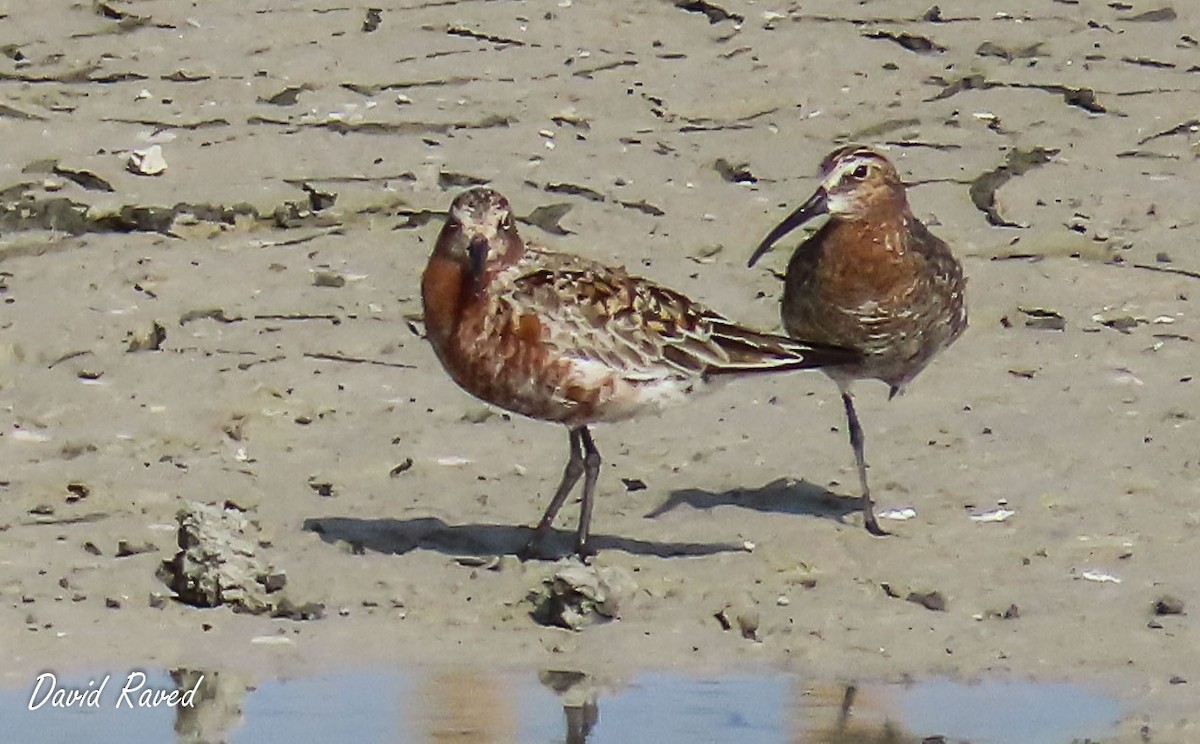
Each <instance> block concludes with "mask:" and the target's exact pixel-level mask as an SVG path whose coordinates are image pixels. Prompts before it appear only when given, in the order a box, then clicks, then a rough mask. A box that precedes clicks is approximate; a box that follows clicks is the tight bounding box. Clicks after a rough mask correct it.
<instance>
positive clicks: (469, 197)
mask: <svg viewBox="0 0 1200 744" xmlns="http://www.w3.org/2000/svg"><path fill="white" fill-rule="evenodd" d="M450 219H451V220H453V221H455V222H457V223H459V224H460V225H462V226H463V227H464V228H466V229H467V230H469V231H471V232H473V233H477V234H482V235H484V236H486V237H488V238H491V237H492V236H494V235H495V234H496V233H497V232H499V231H500V230H507V229H511V228H512V208H511V207H509V206H508V199H505V198H504V195H503V194H501V193H500V192H499V191H495V190H493V189H488V188H474V189H469V190H467V191H464V192H463V193H461V194H459V195H458V196H457V197H455V199H454V201H453V202H452V203H451V204H450Z"/></svg>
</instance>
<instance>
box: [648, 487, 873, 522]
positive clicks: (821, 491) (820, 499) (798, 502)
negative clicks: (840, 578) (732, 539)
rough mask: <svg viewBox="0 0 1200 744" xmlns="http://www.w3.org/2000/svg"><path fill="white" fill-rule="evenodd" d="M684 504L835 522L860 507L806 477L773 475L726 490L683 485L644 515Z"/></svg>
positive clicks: (843, 519) (852, 500) (658, 513)
mask: <svg viewBox="0 0 1200 744" xmlns="http://www.w3.org/2000/svg"><path fill="white" fill-rule="evenodd" d="M685 504H686V505H687V506H690V507H692V508H693V509H712V508H713V507H717V506H737V507H740V508H742V509H753V510H755V511H761V512H778V513H782V514H806V515H809V516H814V517H824V518H826V519H833V520H835V521H838V522H844V521H845V517H846V516H847V515H849V514H854V513H857V512H858V511H859V509H860V504H859V500H858V498H857V497H847V496H842V495H840V494H836V493H834V492H832V491H830V490H829V489H827V488H823V487H821V486H818V485H817V484H815V483H810V482H809V481H806V480H793V479H791V478H777V479H776V480H773V481H771V482H770V483H768V484H766V485H765V486H760V487H759V488H731V489H730V490H728V491H704V490H701V489H699V488H686V489H680V490H678V491H672V492H671V495H670V496H669V497H668V498H667V500H666V501H664V502H663V503H662V504H660V505H658V506H657V507H655V508H654V509H652V510H651V511H650V512H648V513H647V514H646V518H647V519H654V518H655V517H658V516H661V515H663V514H666V513H667V512H669V511H672V510H674V509H676V508H678V507H680V506H683V505H685Z"/></svg>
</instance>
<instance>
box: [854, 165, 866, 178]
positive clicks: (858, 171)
mask: <svg viewBox="0 0 1200 744" xmlns="http://www.w3.org/2000/svg"><path fill="white" fill-rule="evenodd" d="M867 170H868V169H867V164H866V163H863V164H862V165H860V166H858V167H857V168H855V169H854V172H853V173H851V174H850V175H852V176H854V177H855V178H866V177H867Z"/></svg>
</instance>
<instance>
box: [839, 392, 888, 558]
mask: <svg viewBox="0 0 1200 744" xmlns="http://www.w3.org/2000/svg"><path fill="white" fill-rule="evenodd" d="M842 403H844V404H845V406H846V420H847V421H848V422H849V424H850V446H851V447H853V448H854V461H855V463H856V464H857V465H858V482H859V485H861V486H862V497H861V501H862V513H863V525H864V526H865V527H866V528H867V532H870V533H871V534H872V535H875V536H877V537H882V536H884V535H886V534H888V533H887V531H886V530H884V529H883V528H882V527H880V526H879V522H877V521H875V502H873V501H872V500H871V487H870V486H868V485H867V458H866V455H865V454H863V433H862V426H860V425H859V423H858V414H857V413H855V411H854V399H853V398H852V397H850V393H849V392H843V393H842Z"/></svg>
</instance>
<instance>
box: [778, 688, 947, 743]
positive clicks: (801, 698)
mask: <svg viewBox="0 0 1200 744" xmlns="http://www.w3.org/2000/svg"><path fill="white" fill-rule="evenodd" d="M864 697H865V700H864V699H863V698H864ZM892 704H893V703H892V701H891V700H889V699H888V695H887V691H886V688H883V687H870V688H866V689H863V688H859V687H858V686H857V685H855V684H847V685H846V686H844V687H840V686H839V687H828V686H823V687H817V688H806V687H802V686H797V688H796V704H795V706H794V708H793V710H792V715H793V720H792V730H791V731H790V732H789V733H790V741H793V742H795V743H796V744H945V739H943V738H942V737H936V736H935V737H926V738H921V737H917V736H913V735H912V734H909V733H907V732H905V731H904V730H903V729H902V728H900V726H899V725H897V724H895V723H893V722H892V720H891V716H892V707H891V706H892ZM856 706H858V708H859V717H858V718H857V719H855V717H854V709H855V707H856Z"/></svg>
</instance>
